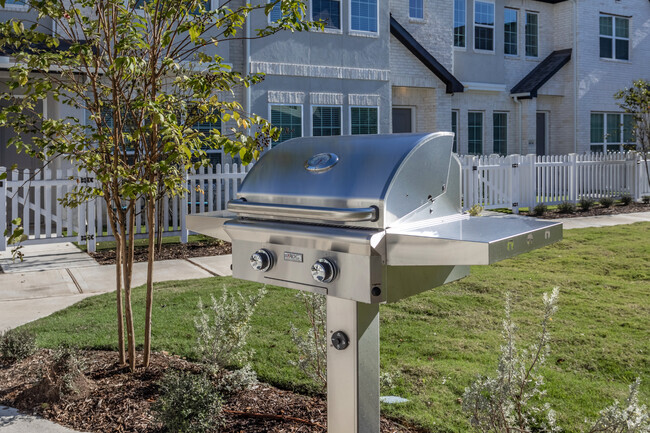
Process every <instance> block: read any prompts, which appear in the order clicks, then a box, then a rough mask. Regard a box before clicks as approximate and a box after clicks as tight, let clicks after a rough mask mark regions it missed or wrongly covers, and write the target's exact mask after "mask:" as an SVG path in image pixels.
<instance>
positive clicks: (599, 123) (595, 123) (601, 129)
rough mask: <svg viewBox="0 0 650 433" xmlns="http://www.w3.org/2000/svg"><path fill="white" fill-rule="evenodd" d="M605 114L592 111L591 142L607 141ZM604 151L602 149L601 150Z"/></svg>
mask: <svg viewBox="0 0 650 433" xmlns="http://www.w3.org/2000/svg"><path fill="white" fill-rule="evenodd" d="M604 117H605V115H604V114H602V113H591V142H592V143H604V142H605V119H604ZM600 151H601V152H602V149H601V150H600Z"/></svg>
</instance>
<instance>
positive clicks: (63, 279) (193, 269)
mask: <svg viewBox="0 0 650 433" xmlns="http://www.w3.org/2000/svg"><path fill="white" fill-rule="evenodd" d="M484 214H489V213H488V212H485V213H484ZM499 215H501V214H499ZM556 221H561V222H562V223H564V228H565V229H574V228H586V227H604V226H612V225H620V224H633V223H636V222H650V212H640V213H634V214H623V215H608V216H595V217H579V218H564V219H562V220H556ZM23 252H24V253H25V260H24V261H23V262H22V263H19V262H15V263H14V262H12V260H11V255H10V253H9V252H4V253H0V268H1V269H2V270H3V271H4V272H5V273H4V274H0V330H3V329H7V328H14V327H17V326H20V325H22V324H24V323H27V322H31V321H33V320H36V319H39V318H41V317H45V316H48V315H50V314H52V313H53V312H55V311H58V310H61V309H63V308H66V307H68V306H70V305H72V304H75V303H77V302H79V301H80V300H82V299H84V298H86V297H88V296H93V295H97V294H100V293H107V292H111V291H113V290H115V269H114V266H100V265H99V264H97V263H96V262H95V261H94V260H93V259H92V258H90V257H89V256H88V255H87V254H85V253H83V252H81V251H79V250H78V249H77V248H76V247H75V246H74V245H72V244H61V245H56V244H55V245H43V246H29V247H25V248H24V249H23ZM231 262H232V257H231V256H230V255H227V256H213V257H200V258H192V259H187V260H164V261H160V262H156V263H155V266H154V279H155V281H156V282H159V281H169V280H190V279H196V278H206V277H210V276H217V275H220V276H225V275H231V274H232V273H231V270H230V264H231ZM146 270H147V264H146V263H136V264H135V265H134V271H133V284H134V286H138V285H142V284H144V283H145V282H146ZM26 432H39V433H74V432H73V431H72V430H69V429H66V428H64V427H61V426H59V425H58V424H55V423H52V422H50V421H46V420H43V419H41V418H37V417H33V416H30V415H25V414H20V413H18V412H17V411H16V410H15V409H11V408H6V407H4V406H0V433H26Z"/></svg>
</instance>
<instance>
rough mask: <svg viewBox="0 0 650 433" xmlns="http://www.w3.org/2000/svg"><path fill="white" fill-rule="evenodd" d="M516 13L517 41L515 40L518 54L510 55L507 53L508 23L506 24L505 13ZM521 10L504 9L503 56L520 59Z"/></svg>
mask: <svg viewBox="0 0 650 433" xmlns="http://www.w3.org/2000/svg"><path fill="white" fill-rule="evenodd" d="M508 10H509V11H514V13H515V15H516V16H517V22H516V26H515V28H516V30H517V34H516V38H515V39H516V40H515V47H516V48H517V53H516V54H508V53H506V23H505V13H506V11H508ZM519 12H520V10H519V9H516V8H511V7H505V8H503V54H504V55H505V56H507V57H519V56H520V51H521V50H520V47H519V33H520V32H519V23H520V18H519V17H520V13H519Z"/></svg>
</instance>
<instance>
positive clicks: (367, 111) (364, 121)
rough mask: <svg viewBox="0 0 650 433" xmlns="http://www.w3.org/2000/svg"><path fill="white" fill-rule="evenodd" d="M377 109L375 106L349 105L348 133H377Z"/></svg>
mask: <svg viewBox="0 0 650 433" xmlns="http://www.w3.org/2000/svg"><path fill="white" fill-rule="evenodd" d="M378 112H379V109H378V108H377V107H351V108H350V133H351V134H352V135H358V134H378V133H379V116H378Z"/></svg>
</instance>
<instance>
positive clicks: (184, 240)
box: [180, 170, 189, 244]
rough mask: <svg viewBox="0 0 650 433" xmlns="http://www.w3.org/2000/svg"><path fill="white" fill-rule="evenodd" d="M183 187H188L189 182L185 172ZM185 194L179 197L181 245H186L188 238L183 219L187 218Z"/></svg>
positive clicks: (185, 223)
mask: <svg viewBox="0 0 650 433" xmlns="http://www.w3.org/2000/svg"><path fill="white" fill-rule="evenodd" d="M184 178H185V185H186V186H188V182H189V177H188V175H187V170H185V176H184ZM187 194H188V193H187V192H186V193H185V194H183V195H182V196H181V212H180V214H181V215H180V216H181V243H182V244H186V243H187V240H188V237H189V232H188V231H187V222H186V221H185V219H186V218H187V213H188V212H187Z"/></svg>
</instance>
